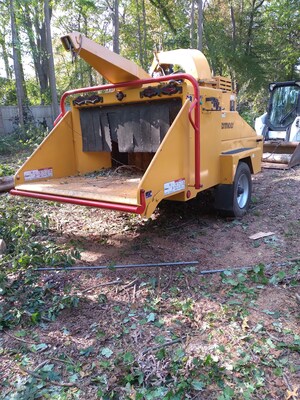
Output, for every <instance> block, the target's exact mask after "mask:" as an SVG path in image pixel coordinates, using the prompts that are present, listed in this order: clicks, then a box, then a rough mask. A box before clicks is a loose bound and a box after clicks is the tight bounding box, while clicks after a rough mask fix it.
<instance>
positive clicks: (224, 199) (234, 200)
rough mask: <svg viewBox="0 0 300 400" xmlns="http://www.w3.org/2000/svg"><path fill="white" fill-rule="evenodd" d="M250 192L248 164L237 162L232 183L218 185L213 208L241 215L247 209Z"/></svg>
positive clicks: (230, 214) (235, 215) (224, 212)
mask: <svg viewBox="0 0 300 400" xmlns="http://www.w3.org/2000/svg"><path fill="white" fill-rule="evenodd" d="M251 192H252V182H251V172H250V168H249V166H248V164H246V163H245V162H242V161H241V162H239V164H238V166H237V169H236V173H235V177H234V182H233V184H232V185H219V186H218V187H217V188H216V193H215V208H216V209H218V210H219V211H220V212H221V213H222V214H224V215H228V216H232V217H237V218H240V217H243V216H244V215H245V214H246V213H247V211H248V210H249V206H250V201H251Z"/></svg>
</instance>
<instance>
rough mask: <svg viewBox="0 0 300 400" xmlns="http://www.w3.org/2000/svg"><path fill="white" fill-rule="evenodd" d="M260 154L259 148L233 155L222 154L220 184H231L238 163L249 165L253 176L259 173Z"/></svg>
mask: <svg viewBox="0 0 300 400" xmlns="http://www.w3.org/2000/svg"><path fill="white" fill-rule="evenodd" d="M261 154H262V153H261V147H260V146H259V147H257V148H253V149H249V150H245V151H240V152H238V153H234V154H222V155H221V156H220V170H221V177H220V183H223V184H231V183H233V181H234V177H235V171H236V168H237V166H238V163H239V161H245V162H247V163H249V164H250V166H251V168H252V170H253V172H254V173H255V174H256V173H257V172H259V171H260V169H261Z"/></svg>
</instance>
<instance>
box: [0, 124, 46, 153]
mask: <svg viewBox="0 0 300 400" xmlns="http://www.w3.org/2000/svg"><path fill="white" fill-rule="evenodd" d="M47 133H48V132H47V129H45V128H41V127H38V126H36V125H35V124H32V123H29V124H27V125H25V127H24V129H16V130H15V132H14V133H13V134H11V135H6V136H4V137H0V155H1V154H2V155H9V154H13V153H16V152H19V151H21V150H26V149H30V150H34V149H35V148H36V147H37V146H38V145H39V144H40V143H41V141H42V140H43V139H44V138H45V136H46V135H47Z"/></svg>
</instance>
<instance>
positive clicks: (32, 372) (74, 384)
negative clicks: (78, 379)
mask: <svg viewBox="0 0 300 400" xmlns="http://www.w3.org/2000/svg"><path fill="white" fill-rule="evenodd" d="M19 368H20V370H21V371H22V372H25V373H26V374H28V375H31V376H33V377H34V378H36V379H38V380H39V381H43V382H44V383H45V385H51V386H61V387H73V386H75V387H78V385H77V384H76V383H73V382H56V381H51V380H50V379H47V378H42V377H41V376H40V375H39V374H37V373H36V372H34V371H29V370H28V369H26V368H23V367H21V366H20V365H19Z"/></svg>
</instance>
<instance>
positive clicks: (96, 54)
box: [61, 32, 150, 83]
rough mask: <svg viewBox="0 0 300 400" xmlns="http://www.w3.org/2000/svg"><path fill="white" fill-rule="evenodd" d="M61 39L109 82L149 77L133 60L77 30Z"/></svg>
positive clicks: (67, 47)
mask: <svg viewBox="0 0 300 400" xmlns="http://www.w3.org/2000/svg"><path fill="white" fill-rule="evenodd" d="M61 41H62V44H63V46H64V48H65V50H67V51H71V52H72V53H73V54H75V55H79V56H80V57H81V58H82V59H83V60H85V61H86V62H87V63H88V64H89V65H90V66H92V67H93V68H94V69H95V70H96V71H97V72H99V73H100V74H101V75H102V76H103V77H104V78H105V79H106V80H108V81H109V82H111V83H119V82H130V81H134V80H136V79H147V78H150V75H149V74H148V73H147V72H146V71H144V70H143V69H142V68H141V67H139V66H138V65H137V64H135V63H134V62H132V61H129V60H127V59H126V58H124V57H122V56H120V55H119V54H116V53H113V52H112V51H110V50H108V49H107V48H106V47H103V46H101V45H100V44H98V43H95V42H94V41H92V40H90V39H88V38H87V37H85V36H84V35H82V34H81V33H79V32H72V33H69V34H67V35H66V36H63V37H62V38H61Z"/></svg>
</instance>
